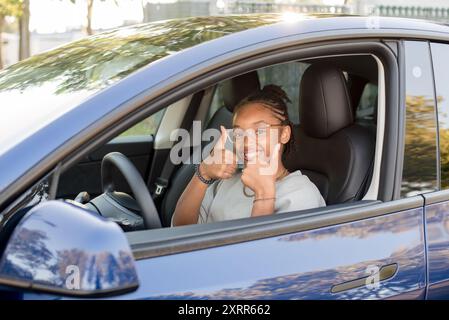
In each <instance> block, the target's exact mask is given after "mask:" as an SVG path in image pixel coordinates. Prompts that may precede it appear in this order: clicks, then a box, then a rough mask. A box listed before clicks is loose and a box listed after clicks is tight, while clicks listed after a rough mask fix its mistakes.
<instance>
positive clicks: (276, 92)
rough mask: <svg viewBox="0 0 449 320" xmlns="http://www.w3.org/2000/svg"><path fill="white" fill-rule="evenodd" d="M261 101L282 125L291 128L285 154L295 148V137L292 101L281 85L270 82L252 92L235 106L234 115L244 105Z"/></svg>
mask: <svg viewBox="0 0 449 320" xmlns="http://www.w3.org/2000/svg"><path fill="white" fill-rule="evenodd" d="M252 103H259V104H261V105H263V106H264V107H266V108H268V109H270V111H272V112H273V115H274V116H275V117H276V118H277V119H279V120H280V121H281V125H286V126H289V127H290V129H291V132H292V134H291V137H290V140H289V141H288V143H287V144H285V149H284V154H285V153H289V152H290V151H291V150H292V149H293V148H294V145H295V143H294V139H293V125H292V122H291V121H290V118H289V116H288V107H287V104H288V103H291V100H290V98H289V97H288V95H287V93H286V92H285V91H284V90H283V89H282V88H281V87H280V86H277V85H274V84H268V85H266V86H264V87H263V89H259V90H256V91H254V92H253V93H251V94H250V95H249V96H247V97H246V98H244V99H243V100H241V101H240V102H239V103H238V104H237V105H236V106H235V107H234V116H235V114H236V113H237V111H238V110H239V109H241V108H242V107H243V106H245V105H248V104H252Z"/></svg>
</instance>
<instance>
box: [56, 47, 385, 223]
mask: <svg viewBox="0 0 449 320" xmlns="http://www.w3.org/2000/svg"><path fill="white" fill-rule="evenodd" d="M378 78H379V69H378V64H377V62H376V60H375V58H374V57H373V56H371V55H351V56H348V55H342V56H330V57H319V58H313V59H306V60H300V61H293V62H286V63H282V64H277V65H272V66H268V67H264V68H261V69H257V70H253V71H250V72H248V73H245V74H241V75H237V76H235V77H233V78H230V79H226V80H224V81H222V82H220V83H217V84H215V85H213V86H211V87H208V88H205V89H204V90H202V91H199V92H196V93H194V94H192V95H191V96H189V97H185V98H183V99H181V100H180V101H178V102H176V103H174V104H172V105H170V106H167V108H165V109H163V110H160V111H158V112H157V113H155V114H153V115H152V116H150V117H149V118H147V119H143V120H141V122H139V123H137V124H135V126H134V127H132V128H129V129H128V130H127V131H125V132H123V133H122V134H121V135H119V136H118V137H116V138H114V139H113V140H111V141H109V142H108V143H106V144H104V145H103V146H101V147H100V148H98V149H96V150H95V151H94V152H92V153H90V154H89V155H88V156H87V157H85V158H84V159H83V160H82V161H80V162H78V163H77V164H76V165H74V166H72V167H71V168H70V169H68V170H66V171H65V172H63V173H62V174H61V177H60V179H59V183H58V189H57V196H56V198H58V199H71V200H73V201H75V202H77V203H81V204H83V205H86V206H87V207H89V208H90V209H92V210H94V211H100V212H101V214H102V215H105V211H108V210H111V211H115V213H110V214H106V216H107V217H109V218H111V219H112V220H113V221H116V222H117V223H119V225H120V226H121V227H122V228H123V229H124V230H125V231H134V230H141V229H144V228H145V227H144V223H143V220H142V217H141V215H142V213H141V208H140V206H139V204H138V203H137V202H136V201H135V198H136V196H137V197H139V195H136V192H135V191H136V190H135V189H134V192H133V189H132V188H130V186H129V183H127V181H126V179H124V178H123V176H122V175H121V174H120V172H119V171H118V170H116V168H114V166H110V168H109V169H108V172H107V174H108V179H110V180H114V181H115V183H114V188H115V190H114V192H111V194H112V197H113V198H114V203H113V204H112V203H109V204H107V202H108V200H107V199H104V198H100V195H101V194H102V193H103V192H104V191H105V190H104V189H105V186H104V184H105V180H104V179H105V177H104V175H105V174H106V173H105V172H103V171H102V161H105V158H106V157H105V156H106V155H108V154H110V153H111V152H119V153H121V154H123V155H124V156H126V158H128V159H129V160H130V161H131V162H132V164H133V165H134V167H135V168H136V169H137V172H138V174H139V175H140V176H141V178H142V179H143V181H144V182H145V186H143V187H142V188H145V189H146V190H145V191H149V194H151V196H152V199H153V203H154V206H155V209H156V210H157V213H158V215H159V219H160V223H161V226H162V227H169V226H170V222H171V217H172V215H173V212H174V209H175V206H176V203H177V200H178V198H179V197H180V195H181V194H182V192H183V190H184V189H185V187H186V186H187V184H188V182H189V181H190V179H191V177H192V176H193V174H194V165H193V164H192V163H181V164H173V163H171V162H170V161H169V155H170V150H171V148H172V147H173V145H174V142H173V141H170V132H171V131H172V130H173V129H177V128H183V129H186V130H190V131H191V130H193V129H192V122H193V121H194V120H200V121H201V123H202V124H204V125H203V127H202V130H203V131H204V130H206V129H209V128H214V129H219V127H220V125H223V126H225V127H226V128H232V112H233V108H234V106H235V105H236V104H237V103H238V102H239V101H240V100H241V99H243V98H245V97H246V96H247V95H249V94H250V93H251V92H253V91H254V90H257V89H259V88H261V87H263V86H264V85H266V84H271V83H272V84H276V85H279V86H281V87H282V88H283V89H284V90H285V91H286V92H287V93H288V95H289V97H290V99H291V101H292V103H291V104H290V105H289V115H290V118H291V120H292V122H293V135H294V141H295V146H294V148H293V149H292V151H291V152H290V153H288V154H287V156H286V157H285V158H284V159H283V161H284V164H285V165H286V167H287V169H289V171H290V172H292V171H295V170H300V171H301V172H302V173H303V174H305V175H307V176H308V177H309V179H310V180H311V181H312V182H313V183H314V184H315V185H316V186H317V187H318V189H319V190H320V192H321V194H322V196H323V198H324V199H325V201H326V204H327V205H328V206H331V205H338V204H342V203H350V202H355V201H360V200H363V199H364V197H365V195H366V193H367V191H368V189H369V187H370V185H371V183H372V176H373V168H374V162H375V161H374V159H375V151H376V133H377V114H378V111H377V110H378V91H379V90H378ZM304 92H307V93H308V94H307V95H305V94H302V93H304ZM208 142H209V141H201V142H199V144H198V143H197V144H196V145H195V143H192V144H190V145H189V146H188V149H189V150H190V151H192V152H194V151H195V150H201V149H202V148H204V146H205V145H206V143H208ZM102 175H103V182H102ZM117 204H118V206H117ZM100 207H101V210H100V209H99V208H100ZM117 207H120V208H119V209H117ZM124 212H125V213H124Z"/></svg>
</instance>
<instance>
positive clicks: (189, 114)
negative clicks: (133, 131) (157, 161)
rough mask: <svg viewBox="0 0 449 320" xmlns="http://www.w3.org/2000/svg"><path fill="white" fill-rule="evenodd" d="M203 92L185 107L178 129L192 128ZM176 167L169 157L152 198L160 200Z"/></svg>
mask: <svg viewBox="0 0 449 320" xmlns="http://www.w3.org/2000/svg"><path fill="white" fill-rule="evenodd" d="M203 96H204V90H202V91H199V92H197V93H195V94H194V95H193V97H192V100H190V103H189V106H188V107H187V110H186V114H185V116H184V119H182V122H181V126H180V127H179V128H180V129H185V130H187V131H189V130H190V128H191V127H192V123H193V119H195V114H196V112H197V111H198V108H199V106H200V104H201V101H202V100H203ZM175 168H176V165H175V164H174V163H173V162H172V161H171V160H170V156H169V158H168V159H167V161H165V164H164V167H163V168H162V172H161V175H160V176H159V177H158V178H157V179H156V181H155V190H154V194H153V198H154V199H157V198H161V197H162V196H163V195H164V193H165V191H166V190H167V188H168V184H169V181H170V178H171V176H172V174H173V172H174V171H175Z"/></svg>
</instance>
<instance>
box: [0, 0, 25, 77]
mask: <svg viewBox="0 0 449 320" xmlns="http://www.w3.org/2000/svg"><path fill="white" fill-rule="evenodd" d="M22 2H23V0H0V69H2V68H3V55H2V53H3V38H2V32H3V27H4V25H5V17H8V16H14V17H20V16H21V14H22Z"/></svg>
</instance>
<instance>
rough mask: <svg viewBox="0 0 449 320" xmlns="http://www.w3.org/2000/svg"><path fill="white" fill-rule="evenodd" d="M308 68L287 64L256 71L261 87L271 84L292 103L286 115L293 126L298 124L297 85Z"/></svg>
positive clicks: (304, 64) (300, 64) (294, 63)
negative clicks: (278, 88)
mask: <svg viewBox="0 0 449 320" xmlns="http://www.w3.org/2000/svg"><path fill="white" fill-rule="evenodd" d="M308 66H309V64H308V63H304V62H289V63H282V64H277V65H273V66H270V67H267V68H263V69H259V70H257V73H258V74H259V80H260V84H261V86H262V87H263V86H264V85H267V84H271V83H273V84H276V85H278V86H281V87H282V89H284V91H285V92H286V93H287V94H288V97H289V98H290V100H291V101H292V102H291V103H289V104H288V114H289V116H290V120H291V121H292V122H293V124H298V123H299V107H298V106H299V90H300V88H299V84H300V82H301V78H302V75H303V74H304V71H305V70H306V69H307V67H308Z"/></svg>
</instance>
